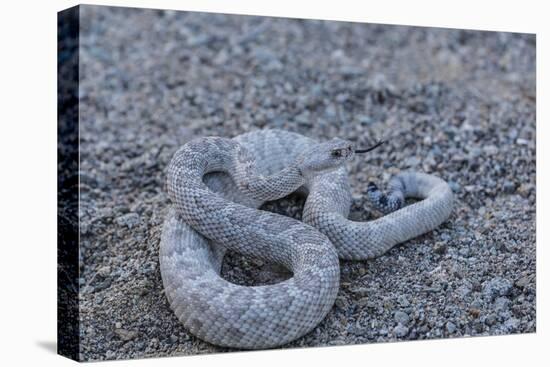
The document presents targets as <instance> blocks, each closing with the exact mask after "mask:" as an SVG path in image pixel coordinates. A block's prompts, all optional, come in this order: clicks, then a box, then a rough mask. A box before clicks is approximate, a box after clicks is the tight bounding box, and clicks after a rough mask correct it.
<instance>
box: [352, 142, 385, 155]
mask: <svg viewBox="0 0 550 367" xmlns="http://www.w3.org/2000/svg"><path fill="white" fill-rule="evenodd" d="M384 143H386V140H380V141H379V142H378V143H376V144H374V145H373V146H371V147H368V148H366V149H355V153H368V152H370V151H373V150H375V149H376V148H378V147H379V146H381V145H382V144H384Z"/></svg>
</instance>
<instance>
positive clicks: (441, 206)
mask: <svg viewBox="0 0 550 367" xmlns="http://www.w3.org/2000/svg"><path fill="white" fill-rule="evenodd" d="M359 152H361V150H360V149H358V148H357V147H356V146H355V144H354V143H353V142H351V141H348V140H344V139H340V138H333V139H330V140H327V141H323V142H319V141H317V140H315V139H312V138H309V137H306V136H304V135H301V134H298V133H294V132H290V131H285V130H272V129H264V130H256V131H251V132H247V133H244V134H242V135H238V136H236V137H234V138H227V137H219V136H206V137H199V138H195V139H193V140H191V141H189V142H187V143H186V144H184V145H183V146H182V147H181V148H179V149H178V150H177V151H176V152H175V154H174V155H173V157H172V159H171V161H170V163H169V165H168V167H167V170H166V190H167V193H168V197H169V199H170V201H171V203H172V205H171V206H170V208H169V209H168V211H167V216H166V218H165V220H164V224H163V226H162V234H161V239H160V246H159V248H160V250H159V262H160V272H161V277H162V282H163V287H164V291H165V295H166V298H167V300H168V303H169V305H170V308H171V309H172V310H173V312H174V313H175V315H176V316H177V318H178V319H179V320H180V321H181V322H182V323H183V326H184V327H185V328H186V329H187V330H188V331H189V332H191V333H192V334H193V335H195V336H196V337H198V338H199V339H202V340H204V341H206V342H208V343H211V344H214V345H218V346H222V347H229V348H237V349H265V348H274V347H278V346H282V345H284V344H287V343H289V342H291V341H293V340H296V339H298V338H300V337H302V336H304V335H306V334H307V333H308V332H310V331H312V330H313V329H314V328H315V327H316V326H317V325H318V324H319V323H320V322H321V321H322V320H323V319H324V318H325V317H326V315H327V314H328V312H329V311H330V310H331V308H332V306H333V304H334V302H335V299H336V296H337V293H338V289H339V282H340V264H339V259H344V260H366V259H372V258H375V257H377V256H380V255H382V254H384V253H385V252H386V251H388V250H389V249H390V248H392V247H393V246H395V245H396V244H399V243H402V242H405V241H407V240H409V239H412V238H414V237H417V236H419V235H421V234H424V233H426V232H428V231H431V230H433V229H435V228H436V227H437V226H439V225H440V224H441V223H443V222H444V221H445V220H446V219H447V218H448V217H449V216H450V214H451V212H452V207H453V193H452V190H451V189H450V187H449V185H448V184H447V183H446V182H445V181H444V180H443V179H441V178H439V177H437V176H435V175H431V174H426V173H421V172H408V171H404V172H400V173H398V174H397V175H395V176H394V177H393V178H392V179H391V180H390V182H389V184H388V186H389V192H388V194H384V193H383V192H382V191H381V190H379V189H378V187H377V186H376V185H375V184H369V185H368V188H367V196H368V198H369V200H370V201H371V202H372V203H373V205H374V207H375V208H376V209H378V210H379V211H381V212H382V215H381V216H380V217H378V218H377V219H374V220H370V221H365V222H360V221H353V220H350V219H348V215H349V212H350V206H351V203H352V196H351V187H350V184H349V177H348V176H349V175H348V171H347V165H348V162H350V161H351V160H352V159H353V157H354V156H355V155H356V154H357V153H359ZM294 192H298V193H301V194H303V195H306V201H305V204H304V208H303V214H302V220H301V221H300V220H297V219H294V218H290V217H287V216H284V215H280V214H276V213H272V212H268V211H264V210H260V209H259V208H260V206H261V205H262V204H263V203H264V202H266V201H271V200H276V199H280V198H282V197H285V196H287V195H289V194H291V193H294ZM407 198H416V199H417V200H416V201H415V202H414V203H412V204H406V203H405V200H406V199H407ZM228 250H231V251H235V252H237V253H240V254H242V255H244V256H246V257H251V258H256V259H260V260H262V261H265V262H269V263H275V264H279V265H282V266H284V267H285V268H287V269H288V270H290V272H291V274H292V275H291V277H290V278H288V279H286V280H284V281H281V282H279V283H276V284H268V285H259V286H246V285H238V284H235V283H232V282H230V281H228V280H226V279H224V278H223V277H222V276H221V274H220V273H221V267H222V262H223V258H224V255H225V254H226V252H227V251H228Z"/></svg>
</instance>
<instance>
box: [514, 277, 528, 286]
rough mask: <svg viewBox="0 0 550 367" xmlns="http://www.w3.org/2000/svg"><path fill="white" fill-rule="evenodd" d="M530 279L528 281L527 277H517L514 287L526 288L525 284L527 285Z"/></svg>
mask: <svg viewBox="0 0 550 367" xmlns="http://www.w3.org/2000/svg"><path fill="white" fill-rule="evenodd" d="M529 283H530V281H529V277H521V278H519V279H518V280H516V283H515V285H516V287H518V288H527V286H528V285H529Z"/></svg>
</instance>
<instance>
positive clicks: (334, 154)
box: [331, 149, 342, 157]
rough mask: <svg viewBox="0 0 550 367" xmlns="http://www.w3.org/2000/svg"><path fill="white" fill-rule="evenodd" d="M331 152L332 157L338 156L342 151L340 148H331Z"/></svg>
mask: <svg viewBox="0 0 550 367" xmlns="http://www.w3.org/2000/svg"><path fill="white" fill-rule="evenodd" d="M331 154H332V156H333V157H340V156H341V155H342V152H341V151H340V149H337V150H333V151H332V152H331Z"/></svg>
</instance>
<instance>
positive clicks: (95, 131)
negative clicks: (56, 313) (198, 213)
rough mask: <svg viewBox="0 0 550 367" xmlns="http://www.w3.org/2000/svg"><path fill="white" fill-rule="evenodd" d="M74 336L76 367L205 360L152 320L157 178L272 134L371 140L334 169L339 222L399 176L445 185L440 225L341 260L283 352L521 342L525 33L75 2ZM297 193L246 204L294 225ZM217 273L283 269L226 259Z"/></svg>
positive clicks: (528, 204) (530, 181)
mask: <svg viewBox="0 0 550 367" xmlns="http://www.w3.org/2000/svg"><path fill="white" fill-rule="evenodd" d="M81 26H82V28H81V33H80V40H81V51H80V62H81V69H80V81H81V83H80V99H81V104H80V123H81V126H80V142H81V151H80V161H81V165H80V172H79V173H80V190H81V191H80V198H81V203H80V208H79V210H80V224H81V228H80V230H81V234H80V235H81V243H80V246H81V247H80V260H81V267H80V278H79V279H78V284H79V285H80V294H81V301H80V335H81V358H82V359H84V360H104V359H123V358H135V357H153V356H166V355H189V354H202V353H215V352H224V351H228V349H225V348H220V347H217V346H213V345H210V344H208V343H205V342H203V341H201V340H199V339H197V338H195V337H194V336H193V335H191V334H190V333H189V332H188V331H187V330H186V329H185V328H184V327H183V326H182V325H181V323H180V322H179V321H178V320H177V318H176V317H175V315H174V313H173V312H172V311H171V310H170V308H169V306H168V302H167V300H166V297H165V295H164V293H163V287H162V282H161V277H160V272H159V266H158V245H159V238H160V233H161V227H162V222H163V220H164V217H165V215H166V213H167V209H168V207H169V204H170V203H169V200H168V198H167V196H166V193H165V191H164V178H165V172H164V169H165V167H166V166H167V164H168V162H169V160H170V158H171V156H172V154H173V153H174V152H175V151H176V149H177V148H178V147H179V146H181V145H182V144H184V143H185V142H186V141H188V140H189V139H192V138H193V137H196V136H204V135H221V136H235V135H237V134H240V133H243V132H246V131H250V130H252V129H257V128H267V127H272V128H284V129H288V130H292V131H296V132H299V133H302V134H305V135H308V136H311V137H313V138H317V139H320V140H326V139H329V138H332V137H336V136H338V137H340V138H347V139H351V140H353V141H356V142H357V143H358V144H361V145H366V144H367V143H370V142H373V141H374V140H376V139H378V138H381V137H386V138H388V139H389V142H388V144H386V145H384V146H383V147H381V148H380V149H378V150H376V151H375V152H373V153H372V154H370V155H369V156H368V157H365V158H362V159H357V160H355V161H353V162H352V163H351V164H350V166H349V171H350V180H351V186H352V188H353V198H354V203H353V207H352V210H351V218H354V219H355V220H370V219H373V218H376V217H377V216H378V215H379V214H378V213H376V212H374V211H373V210H371V209H370V208H369V207H368V206H367V205H366V201H365V199H364V191H365V189H366V185H367V183H368V182H369V181H370V180H372V181H375V182H377V183H379V184H380V185H382V186H384V184H386V183H387V182H388V180H389V178H390V177H391V176H392V175H394V174H396V173H397V172H400V171H402V170H404V169H408V168H412V169H415V170H421V171H424V172H428V173H433V174H436V175H438V176H440V177H442V178H444V179H445V180H447V181H448V182H449V183H450V185H451V188H452V189H453V191H454V192H455V194H456V207H455V209H454V212H453V214H452V216H451V217H450V219H449V220H448V221H447V222H445V223H444V224H443V225H441V226H440V227H439V228H437V229H436V230H434V231H432V232H430V233H427V234H425V235H423V236H420V237H418V238H416V239H413V240H411V241H408V242H406V243H404V244H402V245H399V246H396V247H395V248H393V249H392V250H390V251H389V252H388V253H387V254H385V255H384V256H381V257H379V258H377V259H374V260H372V261H357V262H351V261H342V262H341V287H340V292H339V295H338V298H337V300H336V305H335V306H334V307H333V308H332V310H331V311H330V312H329V314H328V315H327V317H326V318H325V320H324V321H323V322H321V323H320V324H319V325H318V326H317V327H316V328H315V329H314V330H313V331H312V332H310V333H309V334H307V335H306V336H304V337H302V338H300V339H298V340H296V341H294V342H292V343H290V344H289V345H287V346H285V348H286V347H304V346H325V345H342V344H357V343H374V342H388V341H395V340H417V339H434V338H444V337H463V336H478V335H500V334H509V333H532V332H535V326H536V319H535V316H536V313H535V303H536V294H535V282H536V279H535V264H536V256H535V104H536V100H535V36H534V35H524V34H513V33H493V32H479V31H463V30H453V29H435V28H418V27H404V26H387V25H375V24H359V23H345V22H325V21H315V20H290V19H277V18H266V17H249V16H229V15H217V14H203V13H185V12H173V11H156V10H139V9H129V8H126V9H124V8H109V7H97V6H82V7H81ZM302 206H303V198H300V197H299V196H297V195H291V196H289V197H288V198H285V199H283V200H280V201H278V202H275V203H268V204H266V205H265V206H264V208H263V209H264V210H272V211H275V212H278V213H283V214H286V215H290V216H292V217H294V218H297V219H299V218H300V216H301V208H302ZM223 275H224V277H226V279H229V280H231V281H233V282H236V283H239V284H269V283H274V282H277V281H280V280H283V279H286V278H288V277H289V276H290V274H288V272H285V271H284V270H283V269H280V268H277V267H274V266H272V265H270V264H265V263H263V262H258V261H257V260H254V259H248V258H243V257H242V256H239V255H238V254H229V256H227V259H226V260H225V263H224V266H223Z"/></svg>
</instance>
